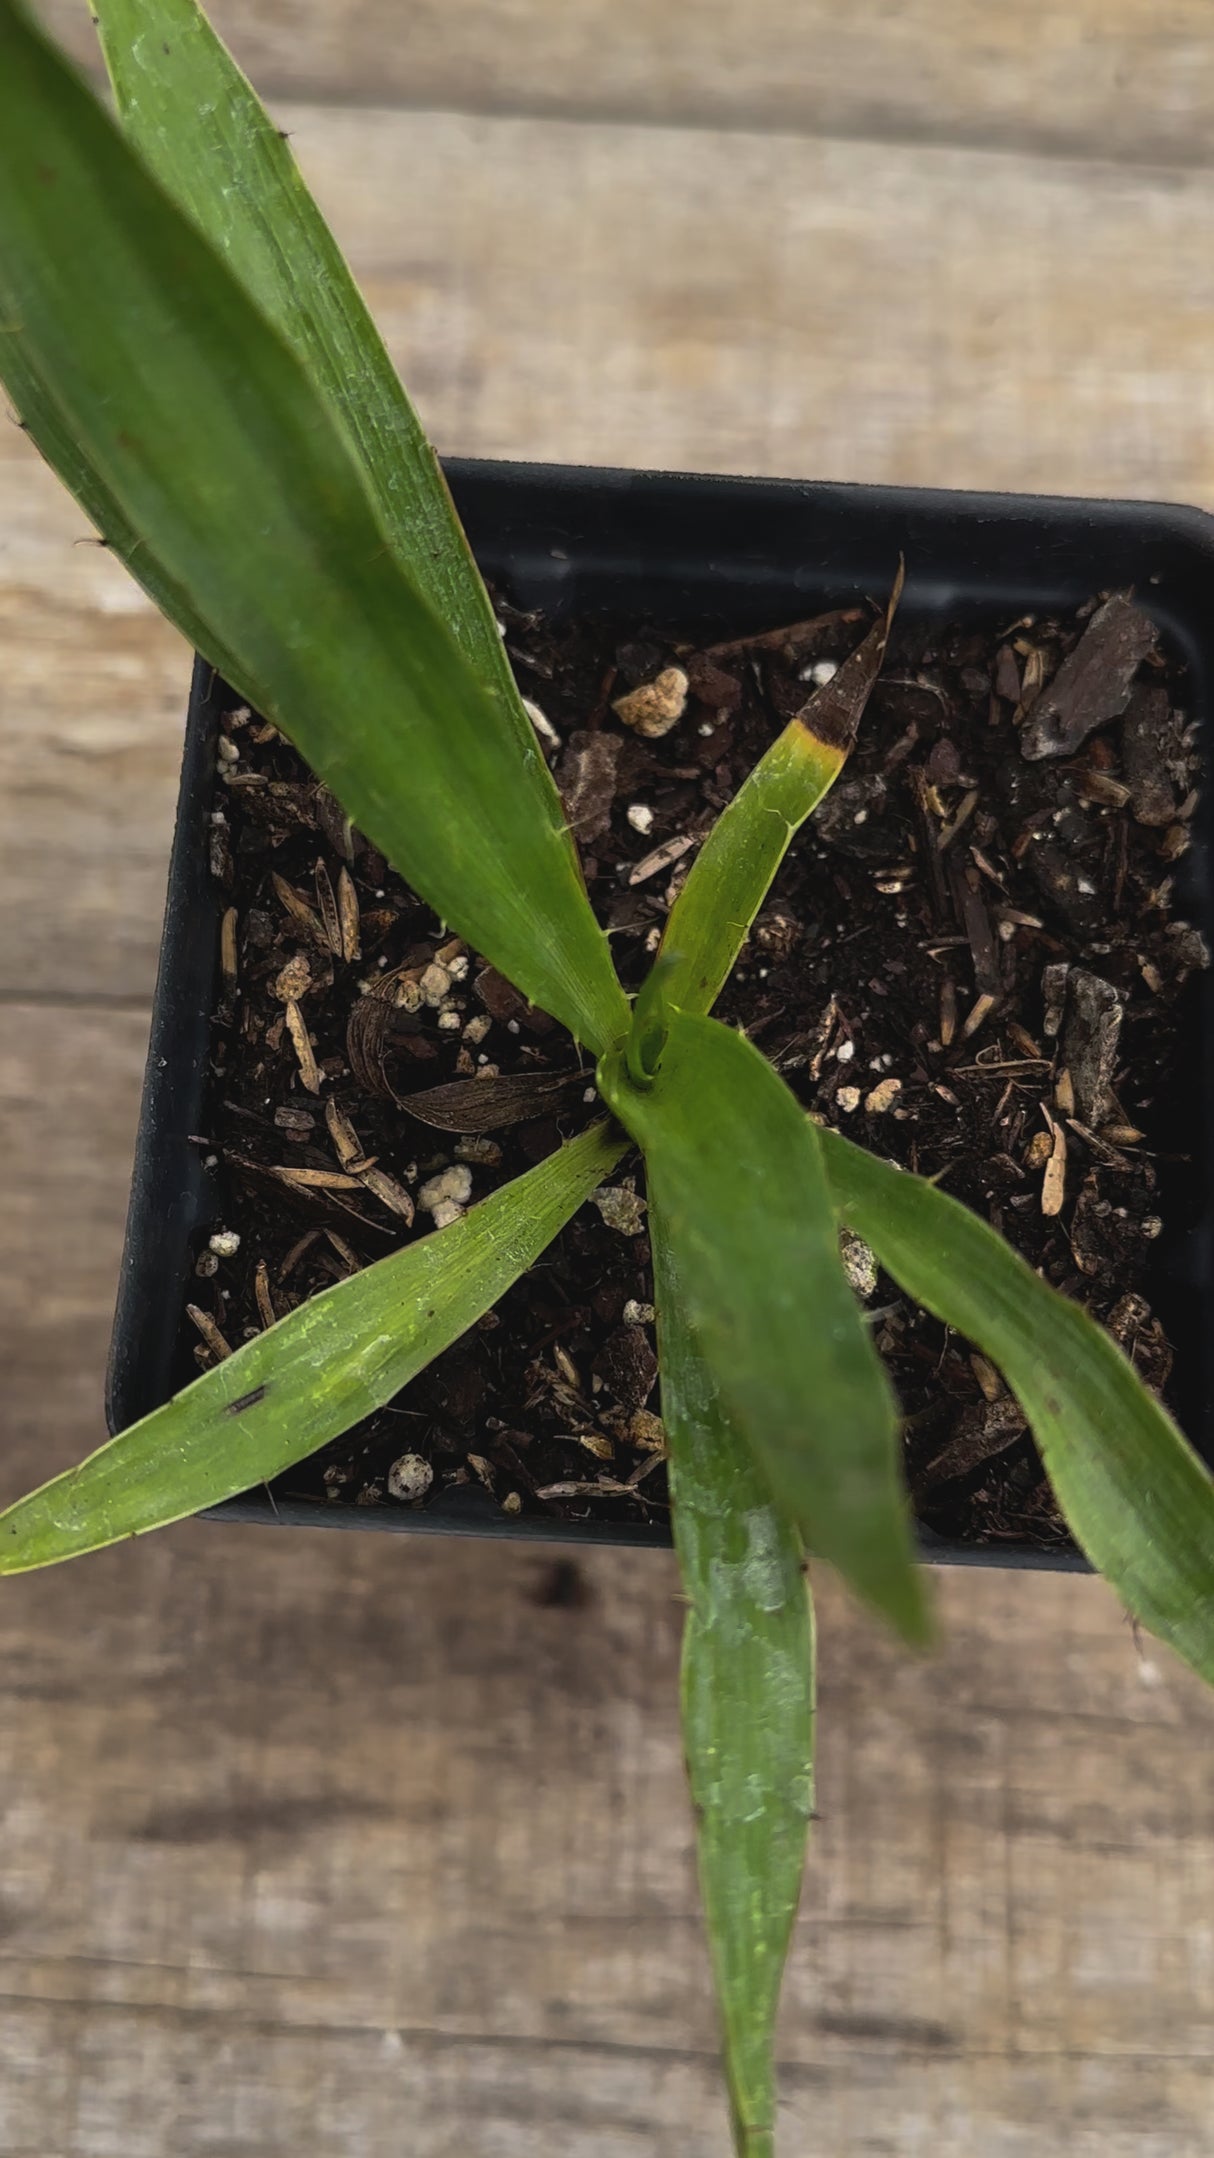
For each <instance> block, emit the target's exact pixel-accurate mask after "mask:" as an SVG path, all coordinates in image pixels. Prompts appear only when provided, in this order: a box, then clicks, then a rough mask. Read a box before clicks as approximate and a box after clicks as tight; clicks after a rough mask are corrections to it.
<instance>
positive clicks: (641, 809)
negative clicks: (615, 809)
mask: <svg viewBox="0 0 1214 2158" xmlns="http://www.w3.org/2000/svg"><path fill="white" fill-rule="evenodd" d="M628 822H629V824H630V825H631V826H632V829H633V831H634V832H640V833H641V835H642V837H643V836H644V834H645V833H646V832H651V831H652V830H653V811H652V809H651V808H650V807H649V804H648V802H633V803H631V804H630V806H629V809H628Z"/></svg>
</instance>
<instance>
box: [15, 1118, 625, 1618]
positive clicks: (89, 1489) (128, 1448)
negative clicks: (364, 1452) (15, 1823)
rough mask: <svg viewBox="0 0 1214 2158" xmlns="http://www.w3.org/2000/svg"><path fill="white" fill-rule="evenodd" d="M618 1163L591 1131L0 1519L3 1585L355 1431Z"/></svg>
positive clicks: (610, 1146) (244, 1353)
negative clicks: (17, 1575) (5, 1577)
mask: <svg viewBox="0 0 1214 2158" xmlns="http://www.w3.org/2000/svg"><path fill="white" fill-rule="evenodd" d="M622 1151H623V1142H622V1141H621V1139H620V1138H619V1136H618V1134H613V1132H612V1130H611V1128H610V1126H609V1125H607V1124H606V1123H602V1124H596V1125H592V1126H591V1127H590V1129H589V1130H588V1131H586V1132H583V1133H582V1134H581V1135H580V1137H579V1138H577V1139H572V1140H570V1141H569V1143H568V1145H566V1146H564V1147H562V1148H560V1149H559V1150H558V1152H557V1153H555V1154H552V1155H550V1156H549V1157H548V1159H547V1160H546V1161H543V1162H541V1163H540V1164H539V1166H538V1167H537V1168H535V1169H529V1170H528V1171H527V1172H526V1174H525V1175H523V1176H521V1177H518V1178H516V1179H515V1181H514V1182H513V1183H511V1184H507V1185H504V1186H503V1187H502V1189H501V1190H500V1191H497V1192H494V1193H493V1194H492V1195H491V1197H489V1198H487V1199H484V1200H482V1201H481V1203H480V1205H479V1206H476V1207H473V1208H472V1209H471V1210H470V1212H469V1213H468V1214H467V1215H465V1217H464V1219H463V1220H462V1221H459V1222H453V1223H452V1224H451V1226H450V1227H449V1228H447V1229H439V1230H435V1231H433V1232H432V1233H431V1234H430V1235H429V1236H425V1237H420V1238H418V1239H417V1241H416V1242H414V1243H412V1244H408V1245H406V1246H405V1248H404V1249H403V1250H402V1251H397V1252H393V1253H392V1254H391V1255H390V1256H389V1257H388V1258H386V1259H379V1260H377V1261H376V1263H375V1265H374V1266H369V1267H365V1268H364V1269H363V1271H362V1272H361V1273H359V1274H353V1275H351V1276H349V1277H348V1279H347V1280H345V1281H342V1282H339V1283H337V1285H336V1286H335V1287H334V1288H332V1289H326V1290H325V1291H323V1293H322V1294H321V1295H319V1296H316V1297H313V1298H312V1299H311V1300H310V1301H309V1302H308V1303H306V1304H302V1305H300V1306H299V1308H298V1309H297V1310H296V1311H293V1312H291V1313H289V1315H288V1316H287V1317H286V1318H285V1319H280V1320H279V1322H278V1324H277V1325H276V1326H272V1327H269V1328H267V1330H266V1331H265V1333H263V1334H259V1335H258V1336H257V1338H256V1339H255V1340H253V1341H249V1342H246V1343H245V1345H244V1346H243V1347H242V1348H240V1349H237V1350H236V1351H235V1353H234V1354H233V1355H232V1356H230V1357H228V1358H227V1359H226V1361H225V1362H223V1363H221V1364H217V1365H216V1366H215V1367H214V1368H213V1369H212V1370H211V1371H208V1372H205V1373H204V1374H203V1376H202V1377H201V1378H200V1379H195V1380H194V1381H193V1383H192V1384H191V1385H189V1386H187V1387H185V1388H183V1390H182V1392H181V1393H179V1394H176V1395H174V1397H173V1399H172V1400H171V1401H168V1402H166V1403H165V1404H164V1406H163V1408H159V1409H154V1410H153V1411H152V1413H151V1415H149V1416H145V1417H142V1418H141V1419H140V1421H139V1422H138V1423H137V1424H132V1425H130V1426H129V1427H128V1429H127V1430H126V1431H124V1432H120V1433H119V1434H118V1436H117V1438H114V1439H110V1440H109V1441H108V1443H107V1444H106V1445H104V1446H102V1447H99V1448H98V1450H97V1452H96V1453H93V1454H90V1455H89V1456H88V1457H87V1459H86V1460H84V1461H82V1462H80V1463H79V1464H78V1466H77V1467H76V1468H74V1469H68V1470H66V1471H65V1472H64V1474H63V1475H61V1476H56V1477H54V1478H52V1480H51V1481H50V1482H49V1483H46V1484H42V1485H40V1486H39V1487H38V1489H37V1490H35V1491H32V1492H29V1493H27V1495H26V1496H25V1497H24V1498H22V1499H18V1500H17V1501H16V1503H15V1504H14V1505H12V1506H10V1507H8V1508H7V1509H6V1511H5V1512H4V1513H2V1514H0V1575H3V1574H14V1573H25V1572H29V1571H31V1570H32V1569H34V1568H36V1567H40V1566H51V1565H55V1564H57V1563H58V1561H59V1560H61V1559H65V1558H76V1557H80V1556H82V1555H83V1554H84V1553H85V1552H87V1551H97V1550H101V1549H103V1548H104V1547H105V1546H106V1545H107V1544H112V1543H117V1542H119V1541H120V1540H121V1539H122V1538H124V1537H127V1536H141V1535H145V1534H147V1532H148V1531H149V1530H151V1529H154V1528H162V1527H165V1526H167V1524H168V1523H169V1522H171V1521H179V1520H182V1519H183V1518H184V1517H185V1516H187V1515H189V1514H194V1513H197V1512H198V1511H199V1510H200V1508H202V1507H204V1506H215V1505H218V1504H219V1502H220V1501H221V1500H222V1499H226V1498H231V1497H233V1496H234V1495H235V1494H236V1493H237V1492H239V1491H246V1490H248V1489H249V1487H250V1485H253V1484H257V1483H260V1482H265V1481H268V1480H269V1478H270V1477H272V1476H276V1475H278V1474H279V1473H280V1471H281V1470H283V1469H285V1468H290V1467H291V1465H292V1464H293V1463H294V1462H296V1461H300V1460H302V1459H303V1458H304V1456H305V1455H307V1454H310V1453H314V1452H315V1451H316V1449H317V1447H318V1446H322V1445H324V1443H325V1441H326V1440H327V1439H331V1438H335V1437H336V1436H337V1435H338V1434H339V1433H340V1432H342V1431H346V1430H348V1429H349V1427H350V1425H351V1424H353V1423H356V1422H357V1421H358V1419H359V1418H360V1417H362V1416H366V1415H368V1414H369V1413H370V1412H371V1411H372V1410H373V1409H375V1408H379V1407H381V1406H382V1405H383V1403H384V1402H385V1401H389V1400H391V1398H392V1396H393V1395H394V1394H396V1393H398V1392H399V1391H400V1389H401V1387H402V1386H404V1385H406V1384H407V1382H408V1381H409V1380H410V1379H411V1378H413V1377H414V1376H415V1375H416V1373H417V1372H418V1371H420V1370H422V1369H423V1368H424V1367H425V1365H426V1364H428V1363H430V1362H431V1361H432V1360H433V1358H434V1357H435V1356H438V1355H440V1354H441V1352H442V1350H443V1349H445V1348H447V1347H449V1345H450V1343H451V1342H452V1341H455V1340H457V1339H458V1337H459V1336H460V1334H462V1333H464V1332H465V1331H466V1330H467V1328H468V1327H469V1326H471V1325H473V1324H474V1323H475V1321H476V1320H477V1319H478V1318H479V1317H480V1315H481V1313H482V1312H484V1311H486V1310H487V1309H488V1308H489V1306H490V1305H491V1304H493V1303H494V1302H496V1300H497V1298H498V1297H499V1296H501V1295H503V1294H504V1292H505V1291H506V1289H508V1288H509V1286H510V1284H511V1282H513V1281H515V1280H516V1279H517V1278H518V1276H519V1275H520V1274H521V1273H523V1272H524V1271H525V1270H526V1268H527V1267H528V1266H530V1265H531V1264H532V1263H533V1261H534V1260H535V1259H536V1258H538V1256H539V1255H540V1253H541V1252H542V1251H543V1250H544V1248H545V1246H546V1245H547V1244H548V1243H549V1242H550V1241H551V1239H552V1238H553V1237H554V1236H555V1235H556V1234H557V1233H558V1231H559V1230H560V1229H561V1228H562V1227H563V1226H564V1223H565V1222H566V1221H567V1220H568V1219H569V1217H570V1216H571V1215H572V1214H573V1213H574V1212H575V1211H576V1209H577V1208H578V1207H579V1206H580V1205H581V1204H582V1202H583V1200H585V1199H586V1198H588V1197H589V1194H590V1193H591V1191H593V1189H594V1187H595V1185H596V1184H597V1183H599V1182H601V1180H602V1178H603V1177H604V1176H605V1175H607V1174H608V1173H609V1172H610V1170H611V1168H612V1166H613V1164H614V1163H615V1162H616V1161H618V1159H619V1157H620V1154H621V1153H622ZM402 1307H403V1309H404V1312H405V1314H406V1318H408V1317H409V1316H410V1315H411V1323H405V1321H404V1320H402V1317H401V1310H402Z"/></svg>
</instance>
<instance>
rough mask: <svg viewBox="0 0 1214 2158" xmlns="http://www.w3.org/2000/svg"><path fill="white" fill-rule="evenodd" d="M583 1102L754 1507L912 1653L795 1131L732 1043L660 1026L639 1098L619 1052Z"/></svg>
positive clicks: (866, 1395) (894, 1549) (865, 1398)
mask: <svg viewBox="0 0 1214 2158" xmlns="http://www.w3.org/2000/svg"><path fill="white" fill-rule="evenodd" d="M599 1086H600V1089H601V1091H602V1094H603V1096H604V1099H605V1100H606V1102H607V1104H608V1106H609V1107H610V1108H611V1109H613V1110H614V1112H615V1114H616V1115H617V1116H618V1118H619V1120H620V1122H621V1124H623V1126H624V1128H625V1130H627V1131H629V1132H630V1133H631V1134H632V1137H633V1138H634V1139H636V1140H637V1142H638V1143H639V1145H640V1146H641V1147H642V1148H643V1149H644V1153H645V1168H646V1176H647V1179H648V1183H649V1188H650V1192H651V1194H652V1198H653V1203H654V1205H655V1206H656V1207H657V1209H658V1211H659V1213H660V1214H661V1217H662V1220H663V1222H664V1224H665V1233H666V1237H667V1240H668V1246H669V1251H670V1254H671V1258H672V1260H673V1263H674V1265H675V1267H676V1268H677V1271H678V1279H679V1284H680V1293H681V1297H682V1299H683V1301H684V1303H685V1306H686V1310H687V1314H688V1317H689V1319H690V1321H691V1323H692V1325H693V1327H694V1328H695V1332H696V1337H697V1340H698V1342H699V1346H700V1350H701V1353H702V1354H703V1356H704V1359H705V1362H706V1363H707V1365H708V1367H709V1370H710V1371H711V1373H712V1376H713V1379H714V1380H715V1382H716V1384H717V1386H718V1387H719V1388H720V1392H721V1395H722V1398H723V1400H724V1402H725V1403H726V1405H727V1407H728V1410H729V1412H730V1415H731V1416H732V1418H733V1420H734V1421H735V1422H736V1424H737V1426H738V1428H739V1430H740V1431H742V1432H743V1433H744V1435H745V1437H746V1439H747V1441H748V1442H749V1444H750V1446H751V1448H752V1450H753V1452H754V1455H755V1457H756V1459H757V1461H758V1463H759V1465H760V1467H761V1469H762V1471H763V1474H764V1476H765V1478H766V1480H767V1484H768V1488H769V1490H770V1492H771V1495H772V1497H773V1498H774V1500H775V1501H776V1503H777V1505H778V1506H779V1507H780V1508H781V1510H782V1511H783V1512H785V1513H787V1514H788V1515H789V1516H790V1517H791V1518H792V1519H793V1520H794V1521H796V1523H797V1524H798V1526H799V1527H800V1528H801V1530H802V1532H803V1534H804V1536H805V1539H806V1542H807V1543H808V1545H809V1547H810V1549H811V1550H812V1551H814V1552H816V1553H818V1554H819V1555H820V1556H821V1557H822V1558H826V1559H829V1560H830V1561H831V1563H832V1564H833V1565H835V1566H837V1567H838V1569H839V1571H840V1573H842V1574H843V1575H844V1576H845V1578H846V1579H847V1580H848V1581H849V1582H850V1583H851V1585H852V1587H853V1588H855V1589H856V1590H857V1591H858V1592H859V1593H860V1594H861V1595H862V1596H864V1597H866V1598H867V1599H868V1601H869V1602H870V1603H872V1604H874V1605H876V1607H877V1608H878V1609H879V1610H881V1611H883V1612H885V1613H886V1615H887V1616H888V1617H889V1618H890V1619H892V1620H893V1622H894V1624H895V1625H897V1626H898V1627H899V1628H900V1629H901V1630H902V1632H903V1633H905V1634H907V1635H908V1636H910V1637H912V1638H915V1639H921V1638H922V1637H923V1635H924V1633H925V1631H926V1611H925V1605H924V1599H923V1591H922V1585H921V1581H920V1578H919V1575H918V1573H917V1570H916V1568H915V1565H914V1563H913V1558H912V1550H911V1537H910V1529H909V1524H908V1521H907V1517H906V1510H905V1504H904V1499H903V1493H902V1489H901V1481H900V1474H899V1444H898V1425H897V1414H896V1410H895V1406H894V1402H893V1397H892V1395H891V1394H890V1391H889V1387H888V1384H887V1382H886V1379H885V1374H884V1372H883V1370H882V1368H881V1361H880V1358H879V1357H878V1356H877V1353H876V1351H875V1349H874V1348H873V1345H872V1342H871V1341H870V1339H869V1336H868V1331H867V1329H866V1327H865V1324H864V1321H863V1319H862V1318H861V1316H860V1312H859V1310H858V1308H857V1306H856V1303H855V1299H854V1298H853V1296H852V1294H851V1291H850V1289H849V1288H848V1286H847V1282H846V1280H845V1278H844V1274H843V1269H842V1266H841V1264H840V1260H839V1248H838V1234H837V1230H836V1226H835V1219H834V1213H833V1210H832V1207H831V1203H830V1197H829V1194H828V1192H827V1188H826V1179H825V1175H824V1172H823V1169H822V1161H821V1155H820V1153H819V1149H818V1139H817V1133H816V1131H815V1129H814V1127H813V1125H812V1124H811V1123H809V1121H808V1119H807V1118H806V1116H805V1114H804V1111H803V1110H802V1109H800V1108H799V1106H798V1104H797V1103H796V1101H795V1100H794V1099H793V1096H792V1095H791V1094H790V1093H789V1091H788V1089H787V1087H786V1086H785V1085H784V1084H783V1082H782V1080H780V1079H779V1078H778V1077H777V1075H776V1073H775V1072H774V1071H773V1070H772V1068H771V1066H770V1064H768V1063H766V1062H765V1060H764V1059H763V1058H762V1057H761V1056H760V1054H759V1052H758V1050H757V1049H754V1048H752V1047H751V1045H750V1043H749V1042H748V1041H746V1040H745V1038H744V1037H743V1036H742V1035H740V1034H734V1033H732V1032H731V1031H730V1029H729V1028H728V1027H723V1026H720V1025H719V1024H718V1023H717V1021H716V1020H715V1019H703V1018H689V1017H688V1016H687V1015H686V1014H684V1013H682V1012H678V1011H670V1012H668V1014H667V1034H666V1041H665V1046H664V1047H663V1048H662V1050H661V1056H660V1062H659V1063H658V1067H657V1073H656V1076H655V1078H654V1079H653V1082H652V1084H651V1085H649V1086H642V1085H638V1084H637V1083H636V1081H635V1080H634V1079H633V1078H632V1077H631V1076H630V1075H629V1071H628V1066H627V1062H626V1059H625V1056H624V1054H623V1053H622V1052H620V1053H618V1054H616V1055H614V1056H612V1057H610V1058H608V1059H606V1060H605V1061H604V1063H603V1064H602V1065H601V1066H600V1071H599Z"/></svg>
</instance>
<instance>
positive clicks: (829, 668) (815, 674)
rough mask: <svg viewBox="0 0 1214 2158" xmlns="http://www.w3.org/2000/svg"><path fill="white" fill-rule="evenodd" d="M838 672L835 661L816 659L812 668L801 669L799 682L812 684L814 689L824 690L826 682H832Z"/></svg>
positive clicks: (836, 661)
mask: <svg viewBox="0 0 1214 2158" xmlns="http://www.w3.org/2000/svg"><path fill="white" fill-rule="evenodd" d="M838 672H839V662H838V660H837V659H816V660H815V661H814V662H813V665H812V666H810V667H805V668H803V669H802V672H801V680H802V681H803V682H812V683H813V686H814V688H815V689H825V687H826V685H827V683H828V682H833V681H834V679H835V676H836V675H837V674H838Z"/></svg>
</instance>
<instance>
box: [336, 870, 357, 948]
mask: <svg viewBox="0 0 1214 2158" xmlns="http://www.w3.org/2000/svg"><path fill="white" fill-rule="evenodd" d="M337 913H338V919H339V921H340V924H341V956H342V958H343V959H345V960H348V961H349V960H355V959H357V958H359V957H360V955H361V951H362V944H361V932H362V923H361V921H360V919H359V909H358V893H357V892H356V891H355V889H354V879H353V877H352V876H351V875H350V872H349V870H348V869H347V868H346V866H345V863H344V862H343V864H342V866H341V868H340V869H339V870H338V872H337Z"/></svg>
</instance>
